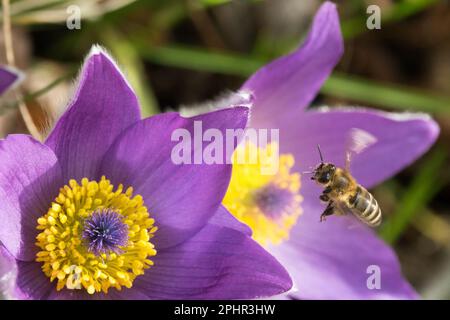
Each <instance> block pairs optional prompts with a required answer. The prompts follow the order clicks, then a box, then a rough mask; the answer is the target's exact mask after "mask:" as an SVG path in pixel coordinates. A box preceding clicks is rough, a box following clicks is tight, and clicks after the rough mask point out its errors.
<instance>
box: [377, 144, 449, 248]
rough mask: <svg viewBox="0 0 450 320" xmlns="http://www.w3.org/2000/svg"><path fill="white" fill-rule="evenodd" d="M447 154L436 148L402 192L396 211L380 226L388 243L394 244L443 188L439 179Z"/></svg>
mask: <svg viewBox="0 0 450 320" xmlns="http://www.w3.org/2000/svg"><path fill="white" fill-rule="evenodd" d="M446 160H447V152H446V150H444V149H443V148H439V147H438V148H436V149H435V150H434V152H433V153H432V154H430V155H429V156H428V158H427V160H426V162H425V163H424V164H423V165H422V166H421V167H420V171H418V173H417V175H416V176H415V177H414V179H413V181H412V183H411V184H410V186H409V187H408V188H407V189H406V190H405V191H404V193H403V196H402V198H401V199H400V201H399V203H398V206H397V209H396V211H395V212H394V214H392V215H391V216H390V217H389V219H387V220H386V222H385V223H384V224H383V225H382V227H381V229H380V232H379V233H380V236H381V237H382V238H383V239H384V240H385V241H386V242H388V243H391V244H393V243H395V242H396V240H397V239H398V238H399V237H400V236H401V235H402V233H403V231H404V230H405V229H406V227H407V226H408V225H409V223H410V222H411V220H412V219H413V218H414V217H415V216H417V215H418V214H420V212H422V211H424V210H425V209H426V205H427V203H428V202H429V201H430V200H431V199H432V198H433V197H434V195H435V194H436V193H437V192H438V191H439V190H440V189H441V188H442V187H443V185H444V184H445V181H443V179H442V178H441V176H442V172H444V170H445V169H444V165H445V162H446Z"/></svg>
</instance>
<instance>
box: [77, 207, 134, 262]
mask: <svg viewBox="0 0 450 320" xmlns="http://www.w3.org/2000/svg"><path fill="white" fill-rule="evenodd" d="M82 237H83V239H84V240H86V242H87V247H88V251H89V252H92V253H94V254H95V255H96V256H99V255H101V254H102V253H109V252H115V253H119V252H120V247H123V246H125V245H126V244H127V242H128V226H127V225H126V224H125V223H123V221H122V217H121V215H120V214H119V213H117V212H115V211H112V210H111V209H97V210H96V211H94V212H93V213H92V216H90V217H89V218H87V219H86V220H85V221H84V226H83V236H82Z"/></svg>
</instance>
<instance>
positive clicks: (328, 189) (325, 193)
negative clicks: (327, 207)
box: [319, 187, 333, 202]
mask: <svg viewBox="0 0 450 320" xmlns="http://www.w3.org/2000/svg"><path fill="white" fill-rule="evenodd" d="M331 191H333V189H332V188H331V187H326V188H325V189H324V190H323V192H322V194H321V195H320V197H319V198H320V200H322V201H325V202H328V201H330V197H329V196H328V193H330V192H331Z"/></svg>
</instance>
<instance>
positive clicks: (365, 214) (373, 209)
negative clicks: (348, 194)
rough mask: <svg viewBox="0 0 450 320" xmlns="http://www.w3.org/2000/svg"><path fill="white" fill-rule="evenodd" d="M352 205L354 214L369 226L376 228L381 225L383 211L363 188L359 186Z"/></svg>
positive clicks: (351, 200)
mask: <svg viewBox="0 0 450 320" xmlns="http://www.w3.org/2000/svg"><path fill="white" fill-rule="evenodd" d="M350 204H351V208H352V212H353V213H354V214H355V215H356V216H357V217H358V218H359V219H360V220H362V221H363V222H365V223H366V224H368V225H369V226H371V227H376V226H378V225H379V224H380V223H381V209H380V206H379V205H378V202H377V200H375V198H374V197H373V196H372V194H371V193H370V192H369V191H367V190H366V189H365V188H363V187H362V186H360V185H358V187H357V188H356V194H355V196H354V197H352V198H351V199H350Z"/></svg>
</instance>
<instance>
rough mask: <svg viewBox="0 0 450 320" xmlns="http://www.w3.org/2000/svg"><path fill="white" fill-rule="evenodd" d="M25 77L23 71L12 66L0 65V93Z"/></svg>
mask: <svg viewBox="0 0 450 320" xmlns="http://www.w3.org/2000/svg"><path fill="white" fill-rule="evenodd" d="M22 78H23V75H22V73H21V72H19V71H18V70H16V69H13V68H11V67H5V66H0V95H1V94H2V93H4V92H6V91H7V90H8V89H10V88H11V87H13V86H14V85H15V84H16V83H18V82H19V81H20V80H21V79H22Z"/></svg>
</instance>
